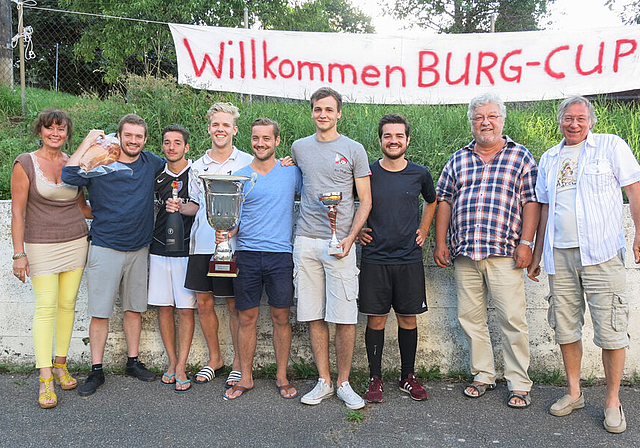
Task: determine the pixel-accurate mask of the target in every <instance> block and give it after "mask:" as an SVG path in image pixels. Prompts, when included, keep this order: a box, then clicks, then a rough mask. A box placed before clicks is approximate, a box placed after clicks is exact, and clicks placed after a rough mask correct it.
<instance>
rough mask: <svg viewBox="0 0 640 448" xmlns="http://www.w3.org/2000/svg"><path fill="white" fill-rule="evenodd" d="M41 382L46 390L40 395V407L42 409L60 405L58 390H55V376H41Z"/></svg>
mask: <svg viewBox="0 0 640 448" xmlns="http://www.w3.org/2000/svg"><path fill="white" fill-rule="evenodd" d="M40 382H41V383H43V384H44V392H42V393H40V395H39V396H38V403H39V404H40V407H41V408H42V409H50V408H55V407H56V406H57V405H58V397H57V395H56V391H55V390H53V376H50V377H49V378H47V379H46V380H45V379H44V378H42V377H40ZM51 400H53V401H51Z"/></svg>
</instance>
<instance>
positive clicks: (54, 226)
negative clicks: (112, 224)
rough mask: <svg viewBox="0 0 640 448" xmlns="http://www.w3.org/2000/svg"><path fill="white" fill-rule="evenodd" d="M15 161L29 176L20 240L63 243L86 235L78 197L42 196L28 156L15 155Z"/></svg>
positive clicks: (27, 154) (31, 161)
mask: <svg viewBox="0 0 640 448" xmlns="http://www.w3.org/2000/svg"><path fill="white" fill-rule="evenodd" d="M16 163H19V164H20V165H21V166H22V168H24V170H25V172H26V173H27V177H28V178H29V197H28V198H27V208H26V212H25V224H24V242H25V243H63V242H66V241H73V240H75V239H78V238H81V237H83V236H86V235H87V233H88V232H89V229H88V227H87V221H86V219H85V217H84V214H83V213H82V210H81V209H80V206H79V205H78V196H76V197H75V198H74V199H73V200H52V199H48V198H46V197H44V196H42V195H41V194H40V193H39V192H38V188H37V186H36V183H37V182H36V172H35V168H34V166H33V160H32V159H31V155H30V154H29V153H24V154H20V155H19V156H18V157H16V160H15V162H14V164H16ZM78 195H80V190H79V191H78Z"/></svg>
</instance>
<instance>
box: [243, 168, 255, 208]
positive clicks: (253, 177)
mask: <svg viewBox="0 0 640 448" xmlns="http://www.w3.org/2000/svg"><path fill="white" fill-rule="evenodd" d="M257 181H258V173H256V172H253V173H251V188H249V191H247V192H246V193H245V194H243V195H242V202H244V200H245V199H246V198H247V196H248V195H249V193H251V190H253V187H255V186H256V182H257Z"/></svg>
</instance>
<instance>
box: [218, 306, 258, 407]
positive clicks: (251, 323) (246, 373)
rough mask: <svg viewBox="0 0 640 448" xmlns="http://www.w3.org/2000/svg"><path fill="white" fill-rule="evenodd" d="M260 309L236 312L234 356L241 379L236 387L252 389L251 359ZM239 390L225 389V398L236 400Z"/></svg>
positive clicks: (255, 341)
mask: <svg viewBox="0 0 640 448" xmlns="http://www.w3.org/2000/svg"><path fill="white" fill-rule="evenodd" d="M259 313H260V307H255V308H250V309H248V310H242V311H239V312H238V317H239V319H238V324H239V326H238V342H237V345H235V346H234V347H235V349H236V355H237V356H238V357H239V358H240V372H242V379H241V380H240V381H238V383H237V386H242V387H246V388H247V389H251V388H253V357H254V355H255V352H256V343H257V336H256V323H257V322H258V315H259ZM242 394H243V392H242V391H241V390H237V389H236V390H234V389H227V391H226V392H225V396H227V397H228V398H230V399H234V398H238V397H239V396H240V395H242Z"/></svg>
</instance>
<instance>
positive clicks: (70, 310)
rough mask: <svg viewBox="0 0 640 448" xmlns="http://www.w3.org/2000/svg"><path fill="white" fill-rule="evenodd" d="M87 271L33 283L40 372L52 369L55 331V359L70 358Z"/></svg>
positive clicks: (77, 271)
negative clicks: (79, 295)
mask: <svg viewBox="0 0 640 448" xmlns="http://www.w3.org/2000/svg"><path fill="white" fill-rule="evenodd" d="M83 270H84V269H82V268H80V269H76V270H73V271H68V272H61V273H59V274H49V275H40V276H37V277H33V278H32V279H31V285H32V286H33V292H34V294H35V296H36V310H35V313H34V315H33V345H34V347H35V352H36V368H37V369H41V368H43V367H51V366H52V363H51V352H52V349H53V339H54V338H53V335H54V329H55V341H56V349H55V356H60V357H66V356H67V353H68V352H69V343H70V341H71V333H72V332H73V321H74V318H75V312H76V298H77V296H78V288H79V287H80V279H81V278H82V272H83Z"/></svg>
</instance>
